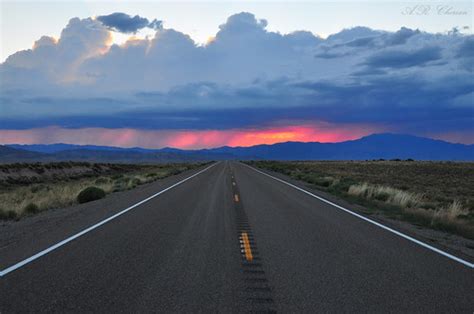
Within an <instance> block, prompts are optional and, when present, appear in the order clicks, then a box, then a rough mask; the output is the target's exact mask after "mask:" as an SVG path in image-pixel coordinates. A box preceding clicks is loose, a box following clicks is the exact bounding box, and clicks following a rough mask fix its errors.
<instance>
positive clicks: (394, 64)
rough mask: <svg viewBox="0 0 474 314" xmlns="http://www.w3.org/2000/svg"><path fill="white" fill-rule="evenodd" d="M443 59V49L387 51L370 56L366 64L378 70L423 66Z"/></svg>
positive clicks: (427, 48)
mask: <svg viewBox="0 0 474 314" xmlns="http://www.w3.org/2000/svg"><path fill="white" fill-rule="evenodd" d="M439 59H441V47H423V48H420V49H417V50H413V51H403V50H386V51H382V52H379V53H377V54H374V55H372V56H370V57H369V58H368V59H367V60H366V62H365V64H366V65H368V66H370V67H376V68H407V67H413V66H422V65H425V64H426V63H427V62H430V61H434V60H439Z"/></svg>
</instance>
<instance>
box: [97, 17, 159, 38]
mask: <svg viewBox="0 0 474 314" xmlns="http://www.w3.org/2000/svg"><path fill="white" fill-rule="evenodd" d="M97 20H98V21H100V22H102V24H104V25H105V26H106V27H107V28H109V29H111V30H113V31H116V32H122V33H136V32H138V31H139V30H140V29H142V28H145V27H149V28H152V29H155V30H158V29H161V28H162V27H163V23H162V21H158V20H157V19H154V20H153V21H151V22H149V21H148V19H147V18H144V17H140V16H138V15H135V16H133V17H132V16H131V15H128V14H125V13H121V12H116V13H112V14H109V15H100V16H98V17H97Z"/></svg>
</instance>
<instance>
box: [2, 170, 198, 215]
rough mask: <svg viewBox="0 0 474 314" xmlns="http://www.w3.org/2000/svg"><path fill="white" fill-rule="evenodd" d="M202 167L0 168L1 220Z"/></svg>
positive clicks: (30, 213)
mask: <svg viewBox="0 0 474 314" xmlns="http://www.w3.org/2000/svg"><path fill="white" fill-rule="evenodd" d="M201 165H202V164H200V163H194V164H191V163H185V164H176V163H169V164H160V165H127V164H99V163H86V162H58V163H15V164H5V165H0V219H20V218H21V217H24V216H26V215H32V214H36V213H38V212H41V211H44V210H47V209H51V208H62V207H67V206H71V205H73V204H77V203H78V202H85V201H88V200H92V199H97V198H101V197H103V196H104V195H105V194H109V193H113V192H118V191H123V190H129V189H133V188H134V187H136V186H138V185H141V184H144V183H149V182H152V181H155V180H158V179H161V178H165V177H167V176H170V175H174V174H178V173H180V172H182V171H186V170H189V169H193V168H196V167H199V166H201ZM92 187H95V188H97V189H93V188H92ZM87 188H89V189H88V192H91V188H92V192H93V193H92V194H91V193H89V194H88V193H83V196H85V197H83V198H82V199H79V200H78V195H79V193H80V192H81V191H84V190H85V189H87ZM97 193H98V194H97Z"/></svg>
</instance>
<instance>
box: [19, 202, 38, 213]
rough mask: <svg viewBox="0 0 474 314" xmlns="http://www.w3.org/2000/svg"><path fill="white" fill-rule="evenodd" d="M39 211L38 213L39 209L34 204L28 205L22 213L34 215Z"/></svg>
mask: <svg viewBox="0 0 474 314" xmlns="http://www.w3.org/2000/svg"><path fill="white" fill-rule="evenodd" d="M39 211H40V209H39V207H38V205H36V204H35V203H29V204H28V205H26V206H25V208H24V209H23V212H25V213H28V214H36V213H37V212H39Z"/></svg>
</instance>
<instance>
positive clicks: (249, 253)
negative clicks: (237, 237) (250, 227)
mask: <svg viewBox="0 0 474 314" xmlns="http://www.w3.org/2000/svg"><path fill="white" fill-rule="evenodd" d="M242 241H243V242H244V252H245V259H247V261H249V262H251V261H252V260H253V255H252V249H251V248H250V242H249V236H248V234H247V232H242Z"/></svg>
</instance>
